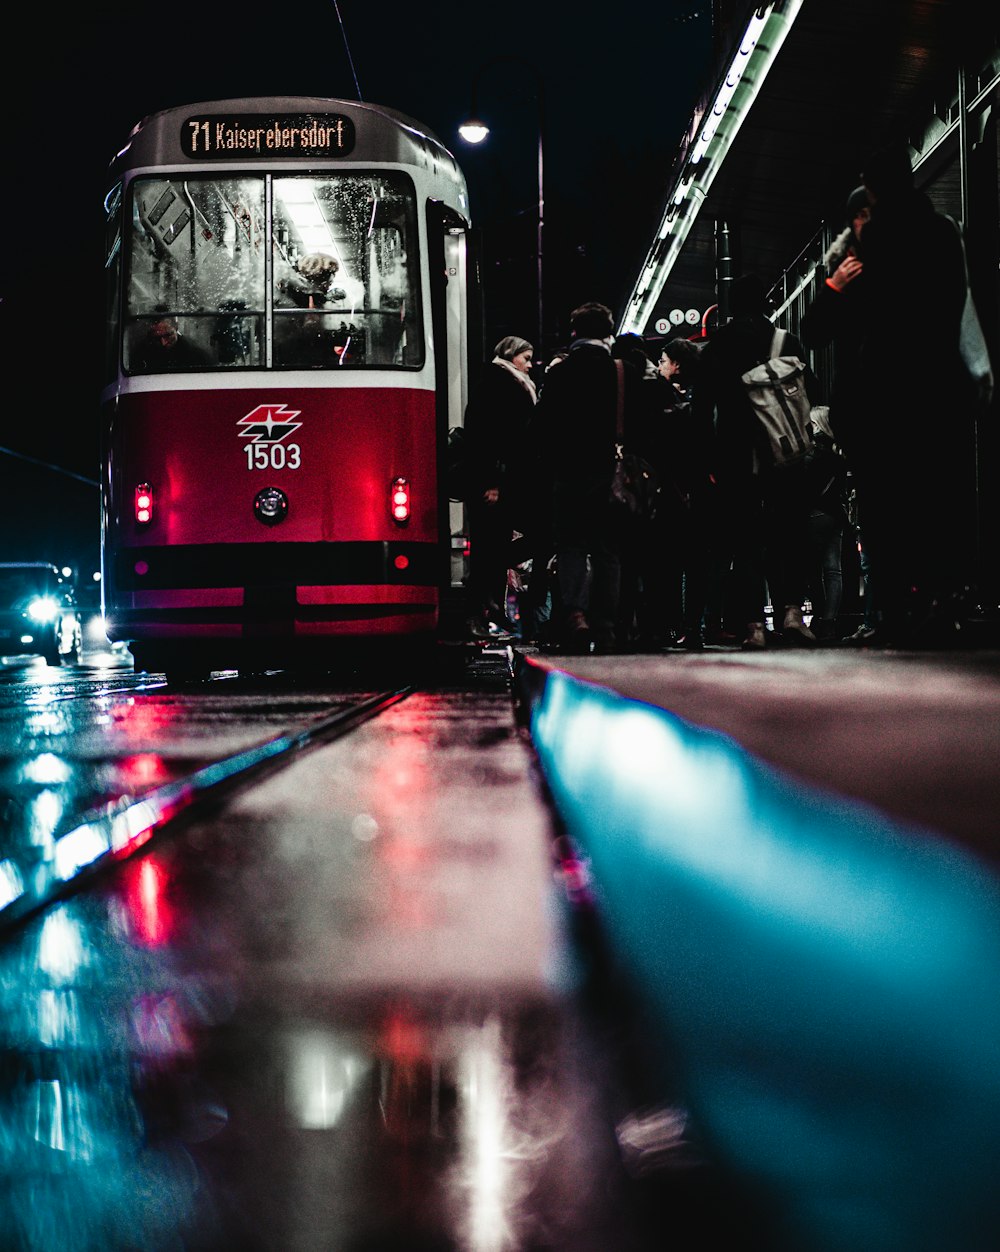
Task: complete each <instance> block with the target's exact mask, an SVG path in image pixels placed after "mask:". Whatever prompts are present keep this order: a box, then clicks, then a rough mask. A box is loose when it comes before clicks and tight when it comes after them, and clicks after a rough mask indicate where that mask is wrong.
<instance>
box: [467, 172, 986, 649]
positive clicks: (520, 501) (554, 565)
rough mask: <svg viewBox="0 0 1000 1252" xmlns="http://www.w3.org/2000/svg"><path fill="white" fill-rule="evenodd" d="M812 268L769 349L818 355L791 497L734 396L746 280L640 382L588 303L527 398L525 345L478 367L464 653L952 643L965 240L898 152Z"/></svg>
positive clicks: (743, 339)
mask: <svg viewBox="0 0 1000 1252" xmlns="http://www.w3.org/2000/svg"><path fill="white" fill-rule="evenodd" d="M916 257H919V258H920V262H919V264H916V263H915V260H914V258H916ZM825 262H826V267H827V274H826V277H825V281H823V282H822V283H821V284H820V285H819V289H818V293H817V295H816V297H815V299H814V300H813V302H812V304H811V306H810V307H809V309H808V310H807V312H806V314H805V316H804V318H803V319H802V323H801V326H800V327H799V336H798V337H796V336H795V335H789V334H786V336H785V338H784V341H783V343H782V348H781V352H782V354H783V355H791V356H797V357H800V358H801V359H802V360H803V361H806V362H807V361H808V355H809V350H810V349H815V350H818V349H822V348H825V347H826V346H828V345H831V344H832V345H834V350H835V357H834V362H835V368H834V373H833V378H832V385H831V387H830V395H829V396H826V395H823V394H821V388H820V384H819V381H818V379H817V378H816V375H815V374H814V373H813V372H812V370H811V369H809V368H808V366H807V368H806V371H805V383H806V390H807V392H808V397H809V401H810V403H811V404H812V405H813V406H815V407H814V414H815V421H814V430H813V435H814V441H815V453H816V454H815V455H810V457H809V458H806V459H804V460H803V462H802V466H801V467H800V468H799V469H798V470H797V471H796V472H794V473H787V472H785V471H782V472H780V473H779V472H775V471H774V470H773V469H772V468H770V467H769V465H768V462H767V459H766V456H765V449H764V447H763V444H762V433H761V426H760V424H759V423H758V422H757V420H756V419H755V417H754V415H753V411H752V409H751V406H750V402H749V400H748V398H747V392H746V387H745V385H744V384H743V382H742V377H743V375H744V373H746V372H747V371H748V370H750V369H752V368H753V367H754V366H755V365H757V364H758V363H760V362H762V361H764V360H766V359H767V358H768V356H769V355H770V354H771V347H772V339H773V334H774V330H775V326H774V323H773V321H772V318H771V317H770V316H769V309H768V304H767V292H766V289H765V286H764V284H763V282H762V281H761V280H760V278H759V277H758V276H757V275H755V274H753V273H746V274H744V275H742V276H740V277H738V278H737V279H735V280H734V281H733V283H732V285H731V289H730V292H729V314H730V316H729V320H727V321H726V322H725V323H724V324H722V325H720V326H719V327H718V328H717V329H716V330H715V331H714V333H713V334H712V335H711V336H710V337H708V338H707V339H705V340H699V341H691V340H688V339H686V338H683V337H681V336H678V337H675V338H672V339H669V340H667V341H666V342H662V343H660V344H659V355H658V359H657V360H654V359H653V357H652V356H651V355H650V352H649V349H648V342H647V341H646V340H644V339H643V338H641V337H640V336H638V335H631V334H624V335H618V336H616V335H615V332H614V323H613V317H612V313H611V311H610V309H609V308H608V307H607V306H605V305H603V304H600V303H597V302H591V303H586V304H583V305H581V306H580V307H578V308H576V309H574V310H573V312H572V314H571V316H570V342H569V344H568V346H567V348H566V349H565V350H563V351H560V352H559V353H557V354H556V356H555V357H553V359H552V360H551V361H549V362H548V364H547V365H546V367H545V370H544V374H543V375H542V376H541V377H539V378H538V379H537V382H536V381H535V380H533V379H532V377H531V371H532V369H533V366H534V353H535V348H534V346H533V345H532V344H531V343H529V342H528V341H527V340H525V339H522V338H520V337H518V336H516V335H508V336H507V337H505V338H504V339H502V340H501V341H500V342H499V343H498V344H497V345H496V348H495V351H494V355H493V359H492V361H491V362H490V363H489V364H488V365H487V366H486V367H485V369H484V372H483V376H482V377H481V378H480V379H479V380H478V381H477V383H476V385H475V386H474V387H473V389H472V393H471V396H470V403H469V407H468V411H467V414H466V423H465V429H466V436H467V447H468V466H469V472H468V474H467V478H466V481H467V490H466V495H465V499H466V501H467V504H468V518H469V527H470V539H471V552H472V575H471V582H470V594H471V595H472V598H473V607H474V615H473V617H472V619H471V620H470V623H469V627H470V631H471V633H472V634H473V636H474V637H479V638H485V637H491V636H493V637H497V636H500V637H510V636H512V635H514V634H517V635H519V637H520V639H521V641H522V642H525V643H530V642H536V643H539V644H541V645H544V646H550V647H553V648H555V649H559V650H562V651H565V652H568V653H571V654H580V653H587V652H591V651H595V652H619V651H658V650H661V649H682V650H698V649H701V648H703V647H704V646H705V645H706V643H714V644H721V645H727V646H732V647H739V648H743V649H744V650H751V651H752V650H760V649H764V648H767V647H771V646H784V647H800V648H812V647H816V646H819V645H823V644H831V643H837V642H843V643H851V644H859V643H862V644H867V645H873V646H874V645H878V644H885V645H887V646H897V647H908V646H915V647H924V646H949V645H951V644H958V643H964V642H965V641H966V639H967V637H968V636H967V632H966V634H965V635H963V634H962V631H963V626H964V624H965V618H966V616H967V614H968V612H969V610H970V605H971V602H972V600H973V598H974V579H975V571H974V568H973V561H972V557H973V552H974V543H973V535H974V519H973V517H972V515H971V512H970V510H971V509H972V508H973V507H974V503H973V502H974V500H975V483H974V481H973V480H972V478H971V475H973V474H974V467H975V457H974V455H973V449H972V440H973V438H974V434H973V432H974V426H975V416H974V415H975V411H976V406H977V404H979V405H981V404H982V403H983V402H984V400H986V401H988V399H989V397H988V396H986V397H984V396H983V395H982V394H973V391H972V384H971V383H970V380H969V378H968V375H967V372H966V371H965V370H964V367H963V365H962V361H961V356H960V351H959V324H960V320H961V312H962V304H963V299H964V294H965V283H966V280H965V271H964V259H963V255H962V244H961V236H960V233H959V232H958V231H957V230H956V229H955V223H954V222H952V221H951V220H950V219H949V218H947V217H945V216H944V215H943V214H940V213H937V212H936V211H935V210H934V208H933V207H932V205H931V203H930V201H929V200H928V198H927V197H926V196H925V195H924V194H923V193H921V192H919V191H917V190H916V189H915V187H914V182H913V175H912V170H911V167H910V163H909V156H908V152H907V151H906V149H905V148H903V149H899V148H889V149H885V150H883V151H881V152H878V153H876V154H874V155H873V156H872V158H871V159H870V161H869V162H868V164H867V165H866V166H865V169H864V170H863V175H862V183H861V185H860V186H859V187H858V188H856V189H855V190H854V191H853V192H852V193H851V194H850V196H849V197H848V200H847V206H846V226H845V228H844V230H843V231H842V232H841V233H840V234H839V235H838V236H837V238H836V239H835V240H834V242H833V245H832V246H831V248H830V249H829V251H828V253H827V255H826V258H825ZM890 309H891V311H892V316H891V317H887V316H886V314H887V311H888V310H890ZM931 316H933V321H934V324H935V325H936V326H937V327H938V331H937V334H936V336H935V342H934V362H933V368H928V362H927V360H926V352H927V349H928V341H927V335H926V330H925V328H926V326H927V324H928V323H929V321H930V320H931ZM903 415H905V421H903V420H901V417H903ZM942 421H944V422H945V424H946V425H945V427H943V426H942ZM616 443H620V444H624V446H625V447H626V448H627V450H628V451H629V452H630V453H632V454H633V455H635V456H638V457H640V458H641V459H642V461H643V463H644V464H645V465H646V466H647V467H648V468H649V471H650V473H651V474H652V475H653V476H654V478H655V481H656V483H657V484H658V491H657V495H656V501H657V504H656V509H655V512H654V513H653V515H652V516H644V517H633V516H631V515H629V514H627V513H625V512H623V511H622V510H621V509H620V508H617V507H616V506H615V505H614V503H613V502H612V500H611V498H610V492H609V486H610V479H611V471H612V468H613V462H614V454H615V445H616ZM859 516H860V523H861V527H863V531H861V532H859V530H858V527H857V526H856V524H855V523H856V522H857V521H858V519H859ZM859 533H860V535H861V545H862V553H863V572H864V575H865V583H866V588H867V592H866V597H865V604H864V620H863V623H862V624H861V625H860V626H859V627H858V629H857V630H856V631H854V632H853V633H852V634H844V631H843V628H842V627H841V624H840V621H839V617H840V610H841V605H842V596H843V573H842V568H841V556H842V552H843V551H844V538H845V534H847V535H848V536H849V537H850V539H851V541H852V542H853V543H855V544H857V540H858V538H859ZM808 607H811V609H812V613H811V616H810V615H809V614H808V613H804V608H808ZM768 611H770V614H769V612H768ZM769 615H770V616H771V620H770V621H768V617H769ZM768 627H770V629H768Z"/></svg>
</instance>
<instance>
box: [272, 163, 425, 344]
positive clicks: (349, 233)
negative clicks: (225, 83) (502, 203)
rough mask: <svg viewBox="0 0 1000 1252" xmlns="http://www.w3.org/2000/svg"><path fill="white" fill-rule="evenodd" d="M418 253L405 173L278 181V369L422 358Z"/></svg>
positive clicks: (411, 197) (410, 192)
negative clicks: (280, 367)
mask: <svg viewBox="0 0 1000 1252" xmlns="http://www.w3.org/2000/svg"><path fill="white" fill-rule="evenodd" d="M417 256H418V252H417V227H416V209H415V197H414V192H413V184H412V182H411V181H410V179H409V178H407V177H406V175H404V174H400V173H384V174H347V173H344V174H341V173H336V174H330V175H325V176H322V177H317V176H303V177H291V178H275V180H274V363H275V365H278V366H289V367H299V368H301V367H304V366H317V367H321V368H322V367H327V368H342V367H347V366H364V365H369V366H370V365H374V366H383V367H384V366H392V365H397V366H418V365H420V364H422V362H423V336H422V334H421V329H420V287H419V269H418V266H417Z"/></svg>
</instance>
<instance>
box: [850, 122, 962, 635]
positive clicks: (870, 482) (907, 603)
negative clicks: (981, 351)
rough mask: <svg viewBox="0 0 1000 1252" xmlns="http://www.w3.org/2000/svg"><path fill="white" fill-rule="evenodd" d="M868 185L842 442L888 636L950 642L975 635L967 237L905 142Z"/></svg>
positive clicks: (882, 154) (866, 179)
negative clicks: (931, 191)
mask: <svg viewBox="0 0 1000 1252" xmlns="http://www.w3.org/2000/svg"><path fill="white" fill-rule="evenodd" d="M862 181H863V183H864V186H865V188H866V190H867V192H868V197H869V200H870V201H871V219H870V221H869V222H868V223H867V225H865V227H864V229H863V231H862V235H861V242H860V247H859V249H858V255H859V258H860V260H861V262H862V265H863V278H862V279H861V280H859V283H858V284H857V285H858V286H859V288H860V290H859V292H858V295H857V299H856V301H855V303H856V304H857V308H856V310H855V311H854V315H853V321H854V326H855V333H856V335H857V344H858V348H857V351H858V356H857V376H856V380H855V384H856V385H855V399H856V404H855V406H854V408H853V410H852V416H851V421H850V424H849V425H844V426H843V429H838V437H839V438H840V439H841V441H842V445H843V448H844V452H845V454H846V456H847V458H848V462H849V464H850V466H851V471H852V473H853V475H854V477H855V479H856V482H857V490H858V495H859V499H860V502H861V514H862V525H863V529H864V536H865V543H866V545H867V547H868V551H869V558H870V561H871V568H872V574H873V578H872V594H873V599H874V602H875V605H876V607H877V608H879V609H880V610H881V613H882V626H881V628H880V635H881V641H882V642H885V643H888V644H890V645H897V646H926V645H930V646H938V645H945V646H947V644H948V643H949V642H955V643H958V642H964V639H965V637H966V635H967V632H966V634H963V633H962V632H963V624H964V617H965V615H966V614H967V612H968V608H969V602H970V600H971V599H972V598H974V596H973V592H972V585H973V583H974V580H975V575H976V570H975V557H976V518H975V513H974V509H975V499H976V448H975V414H976V403H977V399H976V394H975V390H974V387H973V384H972V382H971V380H970V378H969V376H968V373H967V371H966V370H965V367H964V365H963V363H962V359H961V355H960V351H959V331H960V324H961V317H962V308H963V304H964V297H965V268H964V262H963V256H962V245H961V237H960V235H959V232H958V229H957V227H956V224H955V223H954V222H953V221H951V220H950V219H948V218H947V217H945V216H944V215H943V214H941V213H938V212H937V211H936V210H935V209H934V207H933V205H932V204H931V202H930V200H929V198H928V197H927V196H926V195H925V194H924V193H923V192H920V191H918V190H916V188H915V186H914V178H913V171H912V168H911V163H910V155H909V148H908V147H907V145H905V144H898V145H890V146H888V147H886V148H883V149H881V150H879V151H878V152H875V153H873V154H872V156H871V157H870V158H869V159H868V161H867V162H866V163H865V165H864V168H863V171H862ZM854 286H855V284H852V288H853V287H854ZM849 290H850V289H849ZM845 294H847V293H845ZM855 419H856V420H855Z"/></svg>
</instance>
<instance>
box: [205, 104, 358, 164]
mask: <svg viewBox="0 0 1000 1252" xmlns="http://www.w3.org/2000/svg"><path fill="white" fill-rule="evenodd" d="M353 148H354V122H353V121H352V120H351V118H349V117H345V116H344V115H343V114H342V113H275V114H266V113H239V114H223V113H206V114H199V115H196V116H194V117H189V118H186V119H185V121H184V122H183V123H182V124H181V150H182V151H183V153H184V155H185V156H188V157H193V158H194V159H195V160H201V161H220V160H221V161H225V160H229V159H232V160H246V159H247V157H265V158H266V157H273V158H274V159H275V160H278V161H280V160H284V161H287V160H288V159H289V158H290V157H291V158H294V157H342V156H347V155H348V153H349V152H351V151H352V150H353Z"/></svg>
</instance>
